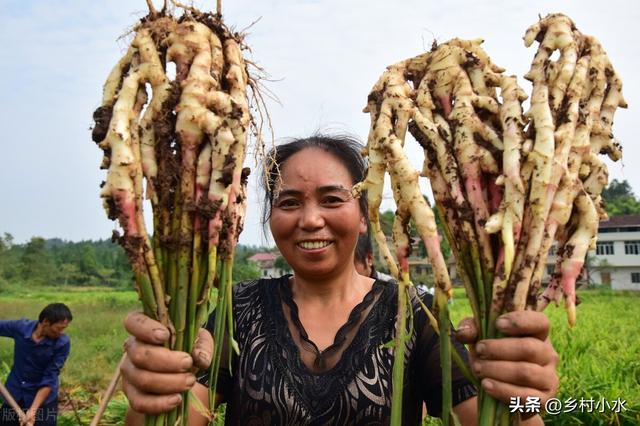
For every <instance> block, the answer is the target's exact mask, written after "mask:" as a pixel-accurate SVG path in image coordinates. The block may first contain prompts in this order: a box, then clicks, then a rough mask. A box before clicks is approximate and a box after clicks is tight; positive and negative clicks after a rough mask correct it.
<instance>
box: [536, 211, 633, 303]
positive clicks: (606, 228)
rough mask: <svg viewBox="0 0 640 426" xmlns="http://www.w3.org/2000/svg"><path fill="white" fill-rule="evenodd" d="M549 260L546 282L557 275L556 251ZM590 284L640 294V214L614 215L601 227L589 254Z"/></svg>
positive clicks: (552, 252) (552, 251) (602, 223)
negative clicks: (550, 276)
mask: <svg viewBox="0 0 640 426" xmlns="http://www.w3.org/2000/svg"><path fill="white" fill-rule="evenodd" d="M549 254H550V255H549V257H548V258H547V271H546V274H545V275H546V277H545V278H546V279H545V281H547V282H548V280H549V274H551V273H553V270H554V264H555V256H553V255H552V254H554V249H553V248H552V250H551V252H550V253H549ZM589 257H590V260H589V266H588V267H589V281H590V282H592V283H596V284H604V285H610V286H611V288H612V289H614V290H639V291H640V215H619V216H611V218H610V219H609V221H607V222H601V223H600V226H599V228H598V241H597V243H596V250H591V251H589Z"/></svg>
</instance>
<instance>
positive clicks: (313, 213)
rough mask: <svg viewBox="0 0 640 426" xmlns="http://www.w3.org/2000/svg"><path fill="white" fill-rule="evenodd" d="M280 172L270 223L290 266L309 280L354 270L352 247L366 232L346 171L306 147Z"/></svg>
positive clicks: (334, 160)
mask: <svg viewBox="0 0 640 426" xmlns="http://www.w3.org/2000/svg"><path fill="white" fill-rule="evenodd" d="M280 174H281V183H280V186H279V188H276V191H275V198H274V200H273V208H272V212H271V219H270V221H269V224H270V226H271V234H272V235H273V238H274V240H275V242H276V245H277V246H278V248H279V249H280V252H281V253H282V256H284V258H285V259H286V261H287V262H288V263H289V265H291V268H292V269H293V270H294V271H295V272H296V274H298V275H304V276H310V277H311V278H313V277H315V278H325V277H330V276H331V275H332V274H338V273H339V272H340V271H343V270H344V269H345V268H354V264H353V252H354V248H355V246H356V242H357V240H358V236H359V235H360V234H361V233H365V232H366V229H367V228H366V221H365V218H364V216H363V215H362V213H361V212H360V208H359V206H358V201H357V200H356V199H354V198H353V197H352V196H351V187H352V186H353V181H352V178H351V176H350V175H349V171H348V170H347V169H346V167H344V166H343V165H342V163H341V162H340V160H338V159H337V158H336V157H334V156H333V154H330V153H328V152H326V151H324V150H322V149H318V148H306V149H303V150H302V151H299V152H297V153H296V154H294V155H292V156H291V157H289V158H288V159H287V160H286V161H285V162H284V164H283V165H282V166H281V168H280Z"/></svg>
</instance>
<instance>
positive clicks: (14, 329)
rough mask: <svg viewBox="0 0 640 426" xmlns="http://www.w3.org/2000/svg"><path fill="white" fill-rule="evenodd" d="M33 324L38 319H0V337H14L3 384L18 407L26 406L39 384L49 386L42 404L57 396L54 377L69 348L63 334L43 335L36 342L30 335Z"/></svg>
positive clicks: (58, 372) (69, 343) (40, 386)
mask: <svg viewBox="0 0 640 426" xmlns="http://www.w3.org/2000/svg"><path fill="white" fill-rule="evenodd" d="M37 325H38V321H34V320H28V319H26V318H23V319H19V320H8V321H3V320H0V336H4V337H10V338H12V339H13V340H14V349H13V367H12V368H11V372H10V373H9V377H8V378H7V384H6V386H7V389H8V390H9V392H10V393H11V395H12V396H13V398H14V399H15V400H16V402H18V404H20V405H21V406H22V407H30V406H31V404H32V403H33V400H34V399H35V397H36V393H37V392H38V390H39V389H41V388H43V387H47V386H48V387H50V388H51V393H50V394H49V396H48V397H47V399H46V400H45V401H44V403H43V405H44V404H48V403H50V402H53V401H54V400H55V399H56V398H57V396H58V382H59V381H58V376H59V375H60V370H61V369H62V366H63V365H64V362H65V360H66V359H67V357H68V356H69V351H70V350H71V342H70V340H69V337H68V336H67V335H64V334H63V335H62V336H60V337H59V338H57V339H49V338H48V337H43V338H42V340H40V342H38V343H36V342H35V341H34V340H33V339H32V338H31V334H32V333H33V331H34V330H35V328H36V326H37Z"/></svg>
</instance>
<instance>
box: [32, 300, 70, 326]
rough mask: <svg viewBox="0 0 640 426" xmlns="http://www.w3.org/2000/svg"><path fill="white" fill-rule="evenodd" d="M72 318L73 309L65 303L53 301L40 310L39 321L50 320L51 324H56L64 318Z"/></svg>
mask: <svg viewBox="0 0 640 426" xmlns="http://www.w3.org/2000/svg"><path fill="white" fill-rule="evenodd" d="M72 319H73V315H71V310H70V309H69V307H68V306H67V305H65V304H64V303H51V304H50V305H47V306H45V308H44V309H43V310H42V312H40V316H39V317H38V322H42V321H44V320H48V321H49V324H55V323H57V322H60V321H64V320H68V321H71V320H72Z"/></svg>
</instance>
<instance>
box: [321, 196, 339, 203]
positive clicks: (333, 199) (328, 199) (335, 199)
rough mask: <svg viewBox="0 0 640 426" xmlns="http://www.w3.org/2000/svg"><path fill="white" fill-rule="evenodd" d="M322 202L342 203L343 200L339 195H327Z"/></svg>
mask: <svg viewBox="0 0 640 426" xmlns="http://www.w3.org/2000/svg"><path fill="white" fill-rule="evenodd" d="M323 202H324V203H325V204H339V203H344V200H343V199H342V198H340V197H336V196H328V197H325V198H324V200H323Z"/></svg>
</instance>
